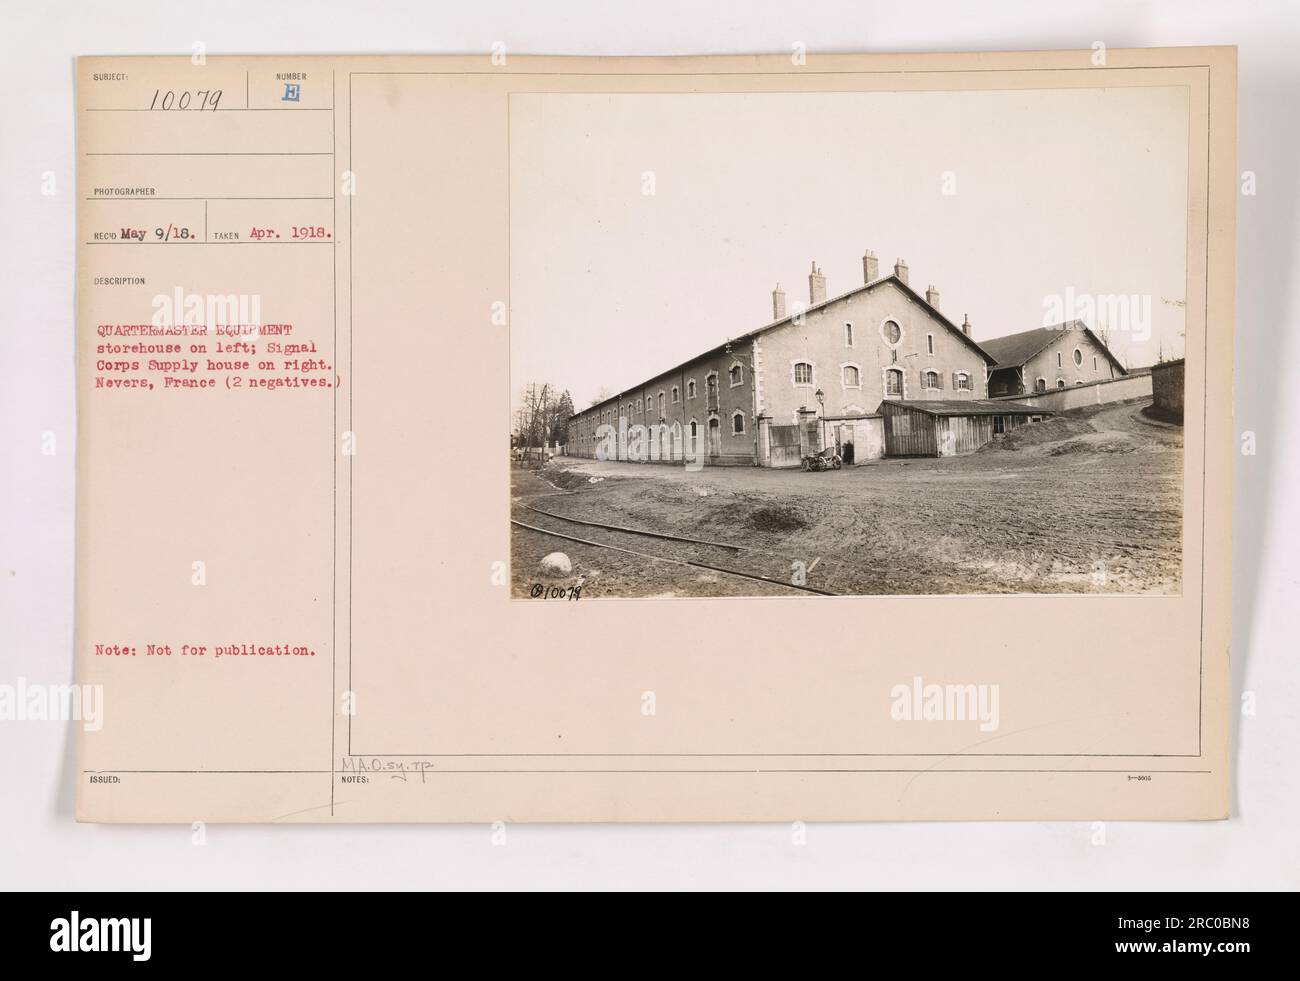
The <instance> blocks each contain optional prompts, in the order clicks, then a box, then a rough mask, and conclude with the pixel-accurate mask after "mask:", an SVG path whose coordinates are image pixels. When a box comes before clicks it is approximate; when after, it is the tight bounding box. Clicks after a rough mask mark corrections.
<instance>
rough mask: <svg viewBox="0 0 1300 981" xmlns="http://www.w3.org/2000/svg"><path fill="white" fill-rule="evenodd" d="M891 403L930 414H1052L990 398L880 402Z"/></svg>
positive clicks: (885, 404)
mask: <svg viewBox="0 0 1300 981" xmlns="http://www.w3.org/2000/svg"><path fill="white" fill-rule="evenodd" d="M889 405H901V406H903V407H904V408H907V409H914V410H916V411H917V412H924V413H925V414H926V415H929V416H1014V415H1024V416H1050V415H1052V412H1051V410H1050V409H1043V408H1040V407H1038V406H1033V405H1017V404H1016V403H1014V402H1001V401H997V402H995V401H990V400H989V399H925V400H920V399H907V400H901V399H887V400H886V401H884V402H882V403H881V404H880V407H881V409H884V408H885V407H886V406H889Z"/></svg>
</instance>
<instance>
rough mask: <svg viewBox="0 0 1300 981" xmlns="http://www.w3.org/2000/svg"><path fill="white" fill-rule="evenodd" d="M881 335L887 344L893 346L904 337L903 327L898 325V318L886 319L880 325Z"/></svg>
mask: <svg viewBox="0 0 1300 981" xmlns="http://www.w3.org/2000/svg"><path fill="white" fill-rule="evenodd" d="M880 336H881V337H883V338H884V339H885V343H886V344H889V345H891V346H892V345H894V344H897V343H898V342H899V341H900V340H902V339H903V328H902V327H900V326H898V321H896V320H886V321H885V322H884V323H883V324H881V325H880Z"/></svg>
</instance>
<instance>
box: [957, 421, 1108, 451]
mask: <svg viewBox="0 0 1300 981" xmlns="http://www.w3.org/2000/svg"><path fill="white" fill-rule="evenodd" d="M1096 431H1097V430H1096V429H1095V428H1094V427H1093V425H1092V423H1091V422H1089V421H1088V419H1087V417H1086V416H1081V415H1074V414H1071V415H1059V416H1052V417H1051V418H1050V419H1044V420H1043V421H1042V422H1030V423H1026V424H1025V425H1023V426H1019V427H1017V428H1015V429H1013V430H1012V431H1011V432H1009V433H1007V434H1006V435H1005V436H1003V437H1002V438H1001V439H995V440H993V442H991V443H985V444H984V445H983V446H982V447H980V451H981V452H983V451H985V450H1022V449H1025V448H1027V447H1031V446H1042V445H1043V444H1044V443H1057V442H1060V441H1061V440H1063V439H1070V438H1071V437H1076V436H1084V435H1087V434H1089V433H1095V432H1096Z"/></svg>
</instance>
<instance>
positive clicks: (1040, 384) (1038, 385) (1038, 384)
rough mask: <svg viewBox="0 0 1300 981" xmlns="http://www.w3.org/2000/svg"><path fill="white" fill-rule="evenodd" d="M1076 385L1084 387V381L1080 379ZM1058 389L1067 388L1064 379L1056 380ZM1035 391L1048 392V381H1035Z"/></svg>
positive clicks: (1037, 379)
mask: <svg viewBox="0 0 1300 981" xmlns="http://www.w3.org/2000/svg"><path fill="white" fill-rule="evenodd" d="M1075 384H1076V385H1082V384H1083V380H1082V379H1079V380H1078V381H1076V382H1075ZM1056 387H1057V388H1065V379H1064V378H1058V379H1056ZM1034 391H1035V392H1045V391H1047V379H1046V378H1036V379H1034Z"/></svg>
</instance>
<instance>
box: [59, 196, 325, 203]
mask: <svg viewBox="0 0 1300 981" xmlns="http://www.w3.org/2000/svg"><path fill="white" fill-rule="evenodd" d="M85 200H86V201H113V202H117V203H121V204H126V203H130V204H139V203H141V202H143V201H333V200H334V198H332V197H329V196H327V195H320V196H318V197H278V196H277V197H266V196H263V197H238V196H233V195H225V196H215V197H214V196H211V195H191V196H186V197H165V196H159V195H155V194H150V195H142V196H140V197H135V198H131V197H108V196H106V195H100V196H98V197H93V196H92V197H87V198H85Z"/></svg>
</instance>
